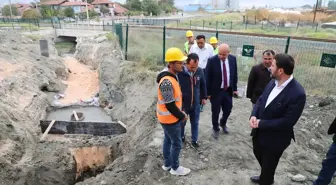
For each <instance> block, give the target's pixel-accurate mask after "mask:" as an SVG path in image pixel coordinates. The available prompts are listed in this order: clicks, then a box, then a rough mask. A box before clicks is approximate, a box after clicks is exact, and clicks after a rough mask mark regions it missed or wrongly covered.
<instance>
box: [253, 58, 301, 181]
mask: <svg viewBox="0 0 336 185" xmlns="http://www.w3.org/2000/svg"><path fill="white" fill-rule="evenodd" d="M294 64H295V62H294V59H293V57H291V56H289V55H287V54H277V55H276V56H275V57H274V60H273V62H272V65H271V67H270V69H271V73H272V76H273V78H274V80H271V81H270V82H269V83H268V85H267V86H266V88H265V90H264V92H263V93H262V95H261V96H260V97H259V99H258V101H257V103H256V104H255V106H254V108H253V111H252V115H251V119H250V126H251V127H252V128H253V129H252V133H251V135H252V137H253V138H252V141H253V153H254V155H255V157H256V158H257V160H258V162H259V164H260V166H261V174H260V176H254V177H251V180H252V181H253V182H255V183H259V184H260V185H271V184H272V183H273V182H274V174H275V170H276V167H277V165H278V162H279V159H280V157H281V155H282V153H283V152H284V151H285V149H286V148H287V147H288V146H289V145H290V143H291V140H292V139H294V140H295V138H294V131H293V127H294V125H295V124H296V122H297V121H298V119H299V118H300V116H301V114H302V111H303V108H304V106H305V103H306V93H305V90H304V89H303V87H302V86H301V85H300V84H299V82H297V81H296V80H295V79H294V78H293V76H292V74H293V70H294Z"/></svg>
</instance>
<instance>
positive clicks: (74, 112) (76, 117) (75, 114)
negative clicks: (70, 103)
mask: <svg viewBox="0 0 336 185" xmlns="http://www.w3.org/2000/svg"><path fill="white" fill-rule="evenodd" d="M73 114H74V116H75V119H76V121H78V120H79V119H78V116H77V113H76V111H73Z"/></svg>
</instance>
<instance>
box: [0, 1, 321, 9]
mask: <svg viewBox="0 0 336 185" xmlns="http://www.w3.org/2000/svg"><path fill="white" fill-rule="evenodd" d="M8 1H9V0H0V4H1V5H3V4H7V3H8ZM11 1H12V3H16V2H22V3H29V2H31V1H32V0H11ZM111 1H113V2H125V0H111ZM219 1H220V0H219ZM325 1H326V3H327V2H328V0H323V2H325ZM209 2H211V0H175V4H176V5H177V6H179V7H181V6H184V5H188V4H192V3H201V4H206V3H209ZM239 2H240V3H239V4H240V6H243V7H245V6H253V5H255V6H265V5H266V4H268V5H272V6H283V7H298V6H302V5H305V4H310V5H313V4H315V2H316V0H281V1H275V0H239ZM323 4H324V3H323Z"/></svg>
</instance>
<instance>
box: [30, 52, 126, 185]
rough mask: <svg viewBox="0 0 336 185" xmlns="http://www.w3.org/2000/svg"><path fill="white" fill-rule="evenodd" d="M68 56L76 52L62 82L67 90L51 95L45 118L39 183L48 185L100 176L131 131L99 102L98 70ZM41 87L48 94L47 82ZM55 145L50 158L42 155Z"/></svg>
mask: <svg viewBox="0 0 336 185" xmlns="http://www.w3.org/2000/svg"><path fill="white" fill-rule="evenodd" d="M69 57H73V56H71V55H69V54H68V55H67V57H66V58H65V65H66V66H67V68H68V71H69V76H68V78H67V80H66V81H64V82H63V83H65V84H66V85H67V88H66V89H65V90H64V93H59V94H55V93H53V94H52V95H54V97H53V101H52V103H51V106H50V107H48V108H47V113H46V116H45V118H44V119H42V120H40V125H39V126H40V129H41V135H42V136H41V138H40V143H39V145H40V147H41V148H43V149H42V151H40V152H38V154H37V156H36V159H38V158H40V159H39V160H41V161H42V162H41V163H40V164H41V165H40V166H39V167H38V168H37V169H38V170H37V172H36V176H38V177H39V178H37V179H39V180H38V181H39V182H36V184H41V183H42V179H43V181H45V180H46V181H45V183H43V184H69V185H70V184H75V183H77V182H81V181H84V180H85V179H88V178H91V177H95V176H96V175H97V174H99V173H101V172H103V171H104V169H105V167H106V166H107V165H108V164H111V163H112V162H113V161H114V160H115V159H116V158H117V157H118V156H119V154H120V151H119V150H120V149H119V146H118V145H119V141H118V140H119V137H118V136H119V135H122V134H124V133H126V126H125V125H124V124H123V123H122V122H121V121H117V120H112V116H111V115H109V114H108V113H107V112H106V111H105V109H104V107H106V108H107V109H109V107H108V106H106V105H101V104H100V103H99V81H100V80H99V79H98V75H96V73H97V71H96V70H95V69H94V68H93V67H92V66H89V65H85V64H83V63H79V62H78V61H76V59H74V58H69ZM41 91H43V92H47V93H48V88H47V86H45V87H41ZM110 108H111V107H110ZM53 149H55V150H54V151H52V152H51V154H50V157H46V156H44V157H41V156H39V155H45V154H46V153H48V151H51V150H53ZM41 158H42V159H41ZM60 163H61V164H62V165H60ZM42 169H44V171H43V172H42V171H41V170H42ZM46 169H47V170H46ZM46 171H50V172H53V173H46ZM62 176H63V177H62ZM57 177H61V178H60V180H56V179H57Z"/></svg>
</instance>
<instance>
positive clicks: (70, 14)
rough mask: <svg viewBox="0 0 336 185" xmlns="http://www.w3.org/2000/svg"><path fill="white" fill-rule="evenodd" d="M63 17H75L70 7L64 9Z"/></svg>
mask: <svg viewBox="0 0 336 185" xmlns="http://www.w3.org/2000/svg"><path fill="white" fill-rule="evenodd" d="M64 16H65V17H74V16H75V11H74V10H73V9H72V8H71V7H67V8H66V9H64Z"/></svg>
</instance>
